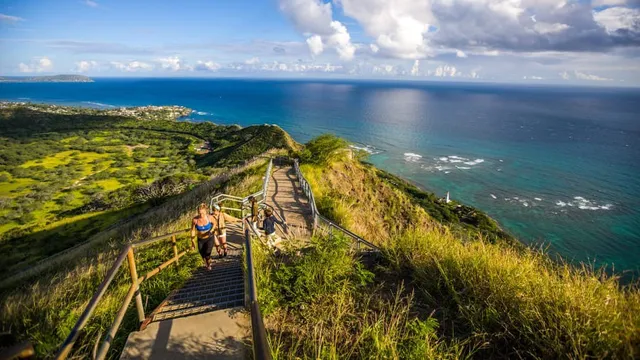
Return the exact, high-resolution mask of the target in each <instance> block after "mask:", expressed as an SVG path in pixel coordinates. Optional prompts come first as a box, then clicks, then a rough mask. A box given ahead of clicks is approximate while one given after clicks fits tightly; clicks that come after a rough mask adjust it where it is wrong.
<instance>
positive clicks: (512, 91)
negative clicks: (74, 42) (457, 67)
mask: <svg viewBox="0 0 640 360" xmlns="http://www.w3.org/2000/svg"><path fill="white" fill-rule="evenodd" d="M0 99H2V100H11V101H32V102H45V103H56V104H65V105H80V106H88V107H97V108H109V107H112V106H138V105H150V104H152V105H183V106H187V107H189V108H192V109H193V110H194V112H193V113H192V114H191V116H190V117H189V120H191V121H212V122H215V123H220V124H239V125H243V126H246V125H251V124H263V123H268V124H277V125H279V126H281V127H282V128H283V129H285V130H286V131H288V132H289V133H290V134H291V135H292V136H293V137H294V138H295V139H296V140H297V141H299V142H305V141H308V140H309V139H311V138H312V137H314V136H317V135H320V134H322V133H326V132H331V133H335V134H337V135H339V136H342V137H344V138H346V139H348V140H350V141H351V142H353V144H354V145H353V146H354V147H358V148H361V149H363V150H366V151H368V152H369V153H370V154H371V155H370V158H369V161H370V162H372V163H373V164H375V165H376V166H378V167H380V168H382V169H385V170H387V171H390V172H392V173H394V174H397V175H399V176H402V177H404V178H406V179H409V180H411V181H412V182H414V183H417V184H419V185H421V186H422V187H423V188H425V189H427V190H429V191H433V192H435V193H436V194H438V195H440V196H444V195H445V193H446V192H449V193H450V196H451V198H453V199H455V200H458V201H460V202H462V203H466V204H469V205H472V206H475V207H477V208H479V209H481V210H483V211H485V212H486V213H488V214H489V215H490V216H492V217H493V218H495V219H496V220H498V222H499V223H500V224H501V226H502V227H503V228H504V229H505V230H507V231H509V232H510V233H512V234H513V235H515V236H516V237H518V238H519V239H520V240H521V241H522V242H524V243H527V244H532V245H534V246H544V247H546V248H548V251H549V252H551V253H556V254H560V255H562V256H563V257H564V258H566V259H567V260H570V261H584V262H590V263H593V264H595V265H597V266H600V265H605V264H606V265H607V266H609V267H610V268H611V267H615V270H616V272H623V271H627V272H628V274H629V273H635V274H638V273H639V272H638V270H639V269H640V181H639V179H640V89H628V88H627V89H622V88H620V89H617V88H595V87H591V88H579V87H558V86H556V87H544V86H524V85H495V84H471V83H469V84H465V83H432V82H431V83H426V82H380V81H378V82H375V81H349V80H344V81H338V80H331V81H329V80H318V81H311V80H239V79H100V78H98V79H96V82H94V83H0ZM628 274H627V275H628Z"/></svg>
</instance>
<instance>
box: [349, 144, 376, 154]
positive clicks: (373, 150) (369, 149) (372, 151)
mask: <svg viewBox="0 0 640 360" xmlns="http://www.w3.org/2000/svg"><path fill="white" fill-rule="evenodd" d="M349 147H350V148H352V149H355V150H362V151H365V152H367V153H368V154H369V155H376V154H380V153H381V152H382V150H380V149H378V148H375V147H373V146H371V145H367V144H351V145H349Z"/></svg>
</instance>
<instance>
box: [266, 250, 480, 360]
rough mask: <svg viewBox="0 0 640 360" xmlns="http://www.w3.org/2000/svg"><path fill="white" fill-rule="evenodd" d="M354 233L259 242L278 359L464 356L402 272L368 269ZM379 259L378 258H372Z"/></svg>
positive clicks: (465, 350) (467, 349) (464, 350)
mask: <svg viewBox="0 0 640 360" xmlns="http://www.w3.org/2000/svg"><path fill="white" fill-rule="evenodd" d="M349 245H350V244H349V242H348V240H345V239H342V238H340V237H334V238H333V239H327V238H315V239H313V240H312V244H311V247H310V248H308V249H306V251H305V253H304V255H298V254H297V253H296V250H295V249H294V250H289V251H285V252H284V254H282V255H279V256H278V257H276V256H274V255H273V254H272V253H271V252H269V251H267V250H266V249H265V248H264V247H263V246H262V244H259V245H258V244H257V242H256V264H257V266H258V268H259V269H260V271H258V272H257V274H258V287H259V296H260V302H261V304H262V308H263V314H264V315H265V316H266V317H267V320H268V321H267V323H266V326H267V329H268V331H269V336H270V342H271V346H272V353H273V355H274V359H300V358H304V359H416V360H418V359H435V358H437V359H463V358H466V357H468V356H469V355H470V354H471V350H470V348H473V347H465V346H463V345H464V344H463V343H460V342H458V341H457V340H452V341H448V340H443V339H440V338H439V337H438V328H439V325H438V321H437V320H436V319H435V318H434V317H433V316H431V315H429V314H421V312H422V309H420V308H417V307H416V305H417V303H416V301H415V300H414V294H413V292H412V291H411V290H410V289H409V288H407V287H405V286H404V284H403V282H402V280H401V279H392V278H390V277H388V276H386V275H385V274H384V273H374V272H372V271H370V270H369V269H367V268H366V267H365V266H364V265H363V263H362V262H361V260H362V259H359V258H356V257H355V256H354V254H353V253H351V252H350V251H349V248H350V246H349ZM370 260H374V259H370Z"/></svg>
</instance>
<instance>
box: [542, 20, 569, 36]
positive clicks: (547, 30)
mask: <svg viewBox="0 0 640 360" xmlns="http://www.w3.org/2000/svg"><path fill="white" fill-rule="evenodd" d="M568 28H570V26H569V25H567V24H560V23H555V24H550V23H545V22H539V21H538V22H536V23H535V24H534V25H533V29H534V30H535V31H536V32H537V33H538V34H554V33H558V32H561V31H564V30H567V29H568Z"/></svg>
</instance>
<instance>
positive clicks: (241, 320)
mask: <svg viewBox="0 0 640 360" xmlns="http://www.w3.org/2000/svg"><path fill="white" fill-rule="evenodd" d="M243 238H244V237H243V236H242V226H241V224H229V225H228V226H227V241H228V243H229V256H228V257H226V258H222V259H218V258H217V257H216V256H215V255H216V252H215V249H214V250H213V253H212V255H214V259H215V260H214V263H213V269H212V270H211V271H207V270H205V269H204V268H201V269H197V270H196V271H195V272H194V273H193V276H192V277H191V278H190V279H189V280H187V282H185V284H184V285H183V286H182V287H181V288H180V289H177V290H176V291H174V292H173V293H171V295H169V296H168V297H167V299H166V300H165V301H164V302H163V303H162V304H161V305H160V306H159V307H158V308H157V309H155V310H154V311H153V313H152V314H151V315H150V316H151V320H152V322H151V323H150V324H149V325H148V326H147V327H146V328H145V329H144V330H142V331H136V332H133V333H131V334H129V337H128V339H127V343H126V345H125V347H124V350H123V351H122V354H121V357H120V358H121V359H128V360H129V359H130V360H134V359H135V360H138V359H153V360H155V359H162V360H164V359H245V358H247V356H248V354H250V352H251V350H250V348H249V347H248V346H247V343H248V341H249V338H250V334H251V325H250V322H251V321H250V319H249V315H248V313H247V312H246V310H245V309H244V307H243V306H242V305H243V304H244V276H243V270H242V259H241V257H242V241H243Z"/></svg>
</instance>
